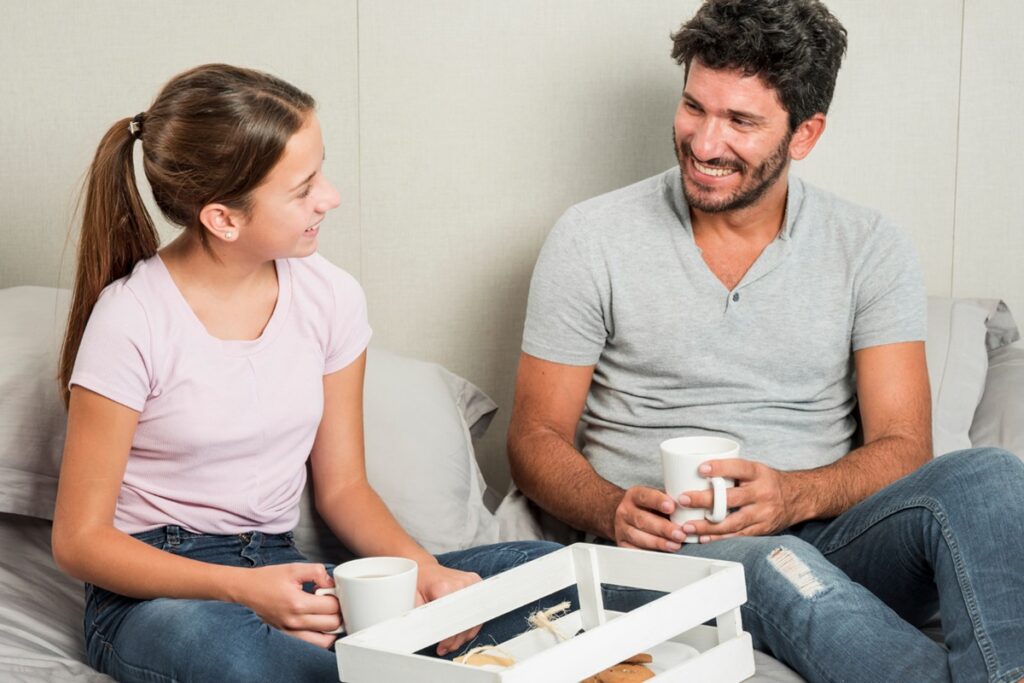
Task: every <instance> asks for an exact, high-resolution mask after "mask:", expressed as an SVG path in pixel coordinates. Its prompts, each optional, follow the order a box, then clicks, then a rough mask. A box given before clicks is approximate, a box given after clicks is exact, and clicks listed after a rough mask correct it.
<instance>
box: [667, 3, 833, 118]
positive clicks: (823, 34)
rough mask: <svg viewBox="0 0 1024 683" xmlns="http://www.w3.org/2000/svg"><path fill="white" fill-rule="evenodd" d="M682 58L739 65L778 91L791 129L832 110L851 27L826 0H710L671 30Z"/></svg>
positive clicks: (688, 61)
mask: <svg viewBox="0 0 1024 683" xmlns="http://www.w3.org/2000/svg"><path fill="white" fill-rule="evenodd" d="M672 40H673V42H674V43H675V44H674V46H673V48H672V57H673V59H675V60H676V63H677V64H685V65H686V74H687V75H689V73H690V64H691V63H692V61H693V60H694V59H696V60H697V61H699V62H700V63H701V64H703V65H704V66H706V67H708V68H711V69H739V70H741V71H743V72H744V73H745V74H746V75H748V76H759V77H760V78H761V79H762V80H763V81H764V82H765V83H766V84H767V85H769V86H771V87H772V88H774V89H775V90H776V92H778V94H779V100H780V101H781V102H782V106H783V107H785V109H786V111H787V112H788V113H789V127H790V130H796V127H797V126H798V125H800V123H802V122H803V121H806V120H807V119H808V118H810V117H811V116H813V115H814V114H816V113H818V112H821V113H822V114H825V113H827V112H828V106H829V104H830V103H831V102H832V93H833V92H834V91H835V87H836V75H837V74H838V73H839V65H840V63H841V62H842V60H843V53H845V52H846V29H845V28H843V25H842V24H840V23H839V20H838V19H836V18H835V17H834V16H832V13H831V12H829V11H828V8H826V7H825V5H824V4H823V3H822V2H820V0H706V2H705V3H704V4H703V5H702V6H701V8H700V9H699V10H697V14H696V15H694V17H693V18H692V19H690V21H688V22H686V23H685V24H683V25H682V26H681V27H680V29H679V31H678V32H676V33H675V34H674V35H673V36H672Z"/></svg>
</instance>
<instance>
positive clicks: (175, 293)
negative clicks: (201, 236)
mask: <svg viewBox="0 0 1024 683" xmlns="http://www.w3.org/2000/svg"><path fill="white" fill-rule="evenodd" d="M153 260H154V262H155V265H156V266H157V268H156V271H157V273H158V276H159V279H160V280H162V283H161V284H162V286H163V288H164V289H165V290H166V292H167V295H168V297H169V298H170V300H171V301H173V305H174V306H175V307H176V308H178V309H179V311H180V312H181V313H182V315H183V317H184V318H185V320H187V321H188V324H189V326H190V327H192V328H193V329H194V330H195V331H196V332H197V333H198V334H201V335H202V336H203V337H205V338H206V339H207V340H208V341H210V342H211V343H213V344H215V345H218V346H220V347H221V349H222V350H223V351H224V352H225V353H227V354H229V355H232V356H247V355H250V354H253V353H256V352H258V351H260V350H261V349H262V348H263V347H264V346H266V345H267V344H269V343H270V342H271V341H272V340H273V338H274V337H275V336H276V335H277V333H278V331H279V330H280V328H281V326H282V323H283V322H284V318H285V316H286V315H287V312H288V307H289V305H290V303H291V293H292V292H291V264H289V263H288V259H275V260H274V268H275V270H276V272H277V302H276V303H275V304H274V310H273V312H272V313H271V314H270V318H269V319H268V320H267V324H266V326H264V328H263V331H262V332H261V333H260V336H259V337H257V338H255V339H221V338H220V337H215V336H214V335H212V334H210V332H209V330H207V329H206V326H205V325H203V321H201V320H200V319H199V316H197V315H196V312H195V311H194V310H192V306H190V305H189V303H188V300H187V299H185V295H184V294H182V292H181V290H180V289H179V288H178V285H177V283H175V282H174V278H173V277H172V276H171V271H170V270H168V268H167V264H166V263H164V260H163V257H161V256H160V254H159V253H158V254H157V255H156V256H155V257H154V259H153Z"/></svg>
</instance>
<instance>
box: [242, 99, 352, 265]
mask: <svg viewBox="0 0 1024 683" xmlns="http://www.w3.org/2000/svg"><path fill="white" fill-rule="evenodd" d="M323 163H324V143H323V137H322V136H321V134H320V122H319V120H318V119H317V117H316V115H315V114H313V113H310V114H309V115H308V116H307V118H306V122H305V123H304V124H303V126H302V127H301V128H299V130H298V131H296V132H295V134H294V135H292V137H291V139H290V140H288V143H287V145H285V148H284V153H283V154H282V155H281V159H280V160H279V161H278V162H277V165H275V166H274V168H272V169H271V171H270V173H269V174H267V177H266V179H265V180H264V181H263V183H262V184H261V185H260V186H259V187H257V188H256V190H255V191H253V193H252V208H251V210H250V212H249V215H248V216H247V217H246V218H245V219H244V220H243V221H242V224H241V225H240V226H239V228H240V229H239V231H238V232H239V234H238V245H237V246H239V247H243V248H244V249H245V250H246V251H249V252H251V253H252V254H253V255H254V256H257V257H258V258H260V259H275V258H301V257H303V256H309V255H310V254H312V253H314V252H315V251H316V249H317V235H318V234H319V232H320V222H321V221H323V219H324V216H325V215H326V214H327V212H328V211H330V210H331V209H333V208H335V207H337V206H338V205H339V204H340V203H341V198H340V197H339V195H338V192H337V190H335V189H334V187H333V186H332V185H331V184H330V183H329V182H328V181H327V179H326V178H325V177H324V175H323Z"/></svg>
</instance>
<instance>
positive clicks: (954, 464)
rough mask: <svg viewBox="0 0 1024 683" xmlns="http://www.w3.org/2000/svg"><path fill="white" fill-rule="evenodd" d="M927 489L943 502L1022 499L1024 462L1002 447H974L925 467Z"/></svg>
mask: <svg viewBox="0 0 1024 683" xmlns="http://www.w3.org/2000/svg"><path fill="white" fill-rule="evenodd" d="M925 467H926V468H927V470H926V471H925V472H924V474H925V475H926V477H925V479H926V481H925V482H923V483H924V487H923V488H924V489H925V490H927V491H928V492H929V494H931V495H934V496H936V497H937V498H938V499H939V500H940V502H943V503H946V504H950V503H955V502H956V501H957V499H958V498H965V499H966V500H965V501H964V502H968V503H969V504H977V496H979V495H980V496H984V499H985V500H991V499H992V498H993V497H995V498H997V499H998V498H1001V497H1002V496H1006V495H1009V496H1011V497H1016V498H1017V499H1018V500H1019V499H1021V497H1022V495H1024V494H1022V493H1021V492H1022V491H1024V462H1022V461H1021V459H1020V458H1018V457H1017V456H1016V455H1014V454H1012V453H1010V452H1008V451H1004V450H1002V449H1000V448H971V449H968V450H963V451H956V452H954V453H949V454H946V455H942V456H939V457H938V458H936V459H935V460H933V461H932V462H930V463H928V465H926V466H925Z"/></svg>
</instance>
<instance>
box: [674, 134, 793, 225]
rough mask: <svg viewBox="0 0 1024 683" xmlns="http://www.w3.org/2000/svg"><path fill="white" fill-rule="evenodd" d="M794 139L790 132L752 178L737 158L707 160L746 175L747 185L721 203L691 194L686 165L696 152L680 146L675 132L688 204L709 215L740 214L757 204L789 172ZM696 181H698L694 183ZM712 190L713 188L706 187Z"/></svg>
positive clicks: (677, 156) (686, 145)
mask: <svg viewBox="0 0 1024 683" xmlns="http://www.w3.org/2000/svg"><path fill="white" fill-rule="evenodd" d="M792 139H793V133H792V132H787V133H786V136H785V137H784V138H783V139H782V142H781V143H780V144H779V146H778V147H777V148H776V149H775V151H774V152H772V153H771V155H769V156H768V158H767V159H765V160H764V161H763V162H762V163H761V165H760V166H758V167H757V168H755V169H754V170H753V171H752V172H751V173H750V175H749V176H747V166H746V164H743V163H742V162H740V161H739V160H737V159H732V158H726V157H718V158H715V159H709V160H707V161H703V160H702V161H701V163H702V164H706V165H708V166H717V167H719V168H732V169H735V170H736V171H737V172H739V173H740V174H741V175H743V176H744V182H743V184H741V185H740V187H739V188H737V189H736V191H735V192H733V193H732V195H730V196H729V197H726V198H725V199H722V200H720V201H717V202H714V201H709V200H705V199H703V196H702V195H701V194H697V193H694V192H691V191H690V189H689V188H688V187H687V185H686V180H687V173H686V168H685V167H686V162H687V160H688V159H689V157H692V156H693V152H692V150H691V149H690V145H689V144H687V143H685V142H684V143H683V144H682V148H680V145H679V144H677V143H676V132H675V130H674V129H673V131H672V146H673V147H674V148H675V150H676V158H677V159H678V160H679V171H680V174H681V176H682V178H681V180H682V184H683V196H684V197H685V198H686V203H687V204H688V205H689V206H690V207H691V208H694V209H697V210H698V211H704V212H706V213H722V212H724V211H736V210H737V209H745V208H747V207H748V206H751V205H753V204H755V203H756V202H757V201H758V200H759V199H761V197H763V196H764V193H765V192H767V191H768V188H770V187H771V186H772V185H774V184H775V181H776V180H778V179H779V176H781V175H782V172H783V171H785V170H786V166H787V164H788V162H789V142H790V140H792ZM694 182H695V181H694ZM696 184H697V186H698V187H702V188H703V186H701V185H700V183H696ZM704 189H710V188H704Z"/></svg>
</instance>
